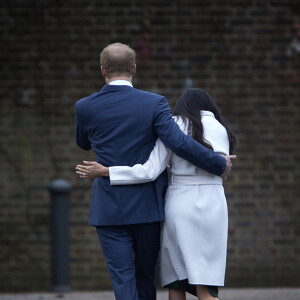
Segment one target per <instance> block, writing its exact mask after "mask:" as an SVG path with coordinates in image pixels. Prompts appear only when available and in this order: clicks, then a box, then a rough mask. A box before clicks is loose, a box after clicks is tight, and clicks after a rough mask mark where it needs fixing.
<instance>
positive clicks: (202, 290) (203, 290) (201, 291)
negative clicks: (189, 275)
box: [197, 285, 219, 300]
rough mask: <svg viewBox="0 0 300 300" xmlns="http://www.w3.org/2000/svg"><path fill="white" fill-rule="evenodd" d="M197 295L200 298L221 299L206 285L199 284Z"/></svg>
mask: <svg viewBox="0 0 300 300" xmlns="http://www.w3.org/2000/svg"><path fill="white" fill-rule="evenodd" d="M197 297H198V299H199V300H219V298H217V297H214V296H213V295H212V294H211V293H210V292H209V290H208V289H207V287H206V286H205V285H197Z"/></svg>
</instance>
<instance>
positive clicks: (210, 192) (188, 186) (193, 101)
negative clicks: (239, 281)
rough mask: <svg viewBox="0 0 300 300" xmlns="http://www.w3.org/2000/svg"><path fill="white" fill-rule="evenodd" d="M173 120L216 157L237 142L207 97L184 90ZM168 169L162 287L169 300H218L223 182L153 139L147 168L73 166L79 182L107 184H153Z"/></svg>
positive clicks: (224, 247) (223, 252) (222, 265)
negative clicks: (104, 180)
mask: <svg viewBox="0 0 300 300" xmlns="http://www.w3.org/2000/svg"><path fill="white" fill-rule="evenodd" d="M173 112H174V115H175V117H174V120H175V121H176V122H177V124H178V125H179V127H180V128H181V130H182V131H183V132H185V133H186V134H189V135H192V136H193V138H194V139H195V140H196V141H198V142H199V143H201V144H203V145H204V146H206V147H208V148H209V149H211V150H212V151H215V152H218V153H220V154H221V155H228V154H232V152H233V149H234V147H235V145H236V138H235V136H234V135H233V133H232V132H231V130H230V129H229V128H228V126H227V125H226V124H225V122H224V121H223V119H222V117H221V113H220V111H219V109H218V107H217V106H216V104H215V103H214V102H213V100H212V99H211V97H210V95H209V94H208V93H207V92H205V91H203V90H201V89H188V90H186V91H185V92H184V93H183V94H182V95H181V96H180V98H179V99H178V100H177V102H176V105H175V108H174V111H173ZM167 165H169V174H170V182H169V187H168V190H167V195H166V206H165V216H166V219H165V223H164V225H163V227H162V235H161V252H160V272H161V274H160V275H161V276H160V277H161V283H162V285H163V286H164V287H167V288H169V299H170V300H183V299H186V295H185V292H186V291H188V292H189V293H192V294H194V295H195V296H197V297H198V298H199V299H201V300H210V299H218V298H217V297H218V288H217V287H218V286H223V285H224V278H225V267H226V252H227V232H228V212H227V203H226V198H225V194H224V189H223V186H222V178H221V177H219V176H215V175H212V174H209V173H207V172H206V171H204V170H202V169H199V168H197V167H195V166H193V165H192V164H190V163H189V162H187V161H185V160H184V159H182V158H180V157H178V156H177V155H175V154H174V153H172V152H171V151H170V150H169V149H168V148H166V146H165V145H164V144H163V143H162V142H161V141H160V140H159V139H158V140H157V142H156V145H155V147H154V149H153V150H152V152H151V154H150V157H149V159H148V161H147V162H146V163H144V164H143V165H142V164H137V165H134V166H133V167H127V166H116V167H109V168H106V167H104V166H102V165H101V164H98V163H96V162H87V165H86V166H83V165H78V166H77V173H78V174H80V175H81V177H83V178H94V177H99V176H105V175H107V174H108V173H109V176H110V182H111V184H112V185H124V184H126V185H127V184H137V183H143V182H147V181H153V180H155V179H156V178H157V176H158V175H159V174H160V173H161V172H162V171H163V170H164V169H165V168H166V166H167ZM83 175H85V176H83Z"/></svg>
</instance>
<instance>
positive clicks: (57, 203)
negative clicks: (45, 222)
mask: <svg viewBox="0 0 300 300" xmlns="http://www.w3.org/2000/svg"><path fill="white" fill-rule="evenodd" d="M49 190H50V193H51V211H52V215H51V230H52V291H53V292H69V291H71V287H70V254H69V243H70V237H69V198H70V191H71V184H70V183H69V182H68V181H66V180H62V179H57V180H53V181H52V182H51V184H50V187H49Z"/></svg>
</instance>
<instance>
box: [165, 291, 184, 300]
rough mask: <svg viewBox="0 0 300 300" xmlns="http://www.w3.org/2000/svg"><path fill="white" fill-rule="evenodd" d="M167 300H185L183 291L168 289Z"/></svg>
mask: <svg viewBox="0 0 300 300" xmlns="http://www.w3.org/2000/svg"><path fill="white" fill-rule="evenodd" d="M169 300H186V296H185V290H175V289H169Z"/></svg>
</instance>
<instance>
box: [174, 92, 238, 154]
mask: <svg viewBox="0 0 300 300" xmlns="http://www.w3.org/2000/svg"><path fill="white" fill-rule="evenodd" d="M200 110H207V111H211V112H213V113H214V115H215V118H216V119H217V120H218V121H219V122H220V123H221V124H222V125H223V126H224V127H225V128H226V131H227V134H228V138H229V153H230V154H232V153H233V149H234V147H235V146H236V137H235V136H234V134H233V133H232V131H231V130H230V129H229V127H228V125H227V124H226V123H225V121H224V119H223V118H222V116H221V112H220V110H219V108H218V107H217V105H216V104H215V102H214V101H213V99H212V97H211V96H210V95H209V94H208V93H207V92H206V91H204V90H201V89H198V88H191V89H187V90H185V91H184V92H183V93H182V94H181V96H180V97H179V98H178V100H177V102H176V105H175V107H174V110H173V113H174V115H175V116H181V117H182V118H183V120H184V122H187V119H189V120H190V122H189V123H188V133H189V134H191V135H192V137H193V138H194V139H195V140H196V141H197V142H199V143H200V144H202V145H204V146H205V147H207V148H209V149H211V150H213V148H212V146H211V145H210V144H209V142H208V141H206V140H205V139H204V137H203V126H202V123H201V114H200Z"/></svg>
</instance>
